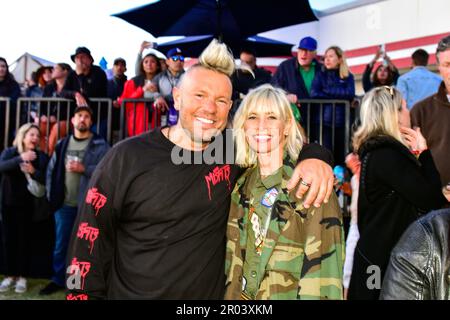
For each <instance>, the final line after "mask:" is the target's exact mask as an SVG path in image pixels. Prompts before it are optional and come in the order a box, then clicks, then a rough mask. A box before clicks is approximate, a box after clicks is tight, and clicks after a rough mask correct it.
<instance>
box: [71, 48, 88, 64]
mask: <svg viewBox="0 0 450 320" xmlns="http://www.w3.org/2000/svg"><path fill="white" fill-rule="evenodd" d="M80 53H85V54H87V55H88V56H89V57H91V60H92V62H94V58H92V55H91V51H90V50H89V49H88V48H86V47H78V48H77V50H75V53H74V54H73V55H71V56H70V59H72V61H73V62H75V57H76V56H77V55H78V54H80Z"/></svg>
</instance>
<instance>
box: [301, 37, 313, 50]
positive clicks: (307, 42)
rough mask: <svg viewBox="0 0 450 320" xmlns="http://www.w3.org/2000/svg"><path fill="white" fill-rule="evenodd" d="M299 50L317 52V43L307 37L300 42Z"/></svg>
mask: <svg viewBox="0 0 450 320" xmlns="http://www.w3.org/2000/svg"><path fill="white" fill-rule="evenodd" d="M298 48H299V49H306V50H309V51H316V50H317V41H316V39H314V38H312V37H305V38H303V39H302V40H300V43H299V44H298Z"/></svg>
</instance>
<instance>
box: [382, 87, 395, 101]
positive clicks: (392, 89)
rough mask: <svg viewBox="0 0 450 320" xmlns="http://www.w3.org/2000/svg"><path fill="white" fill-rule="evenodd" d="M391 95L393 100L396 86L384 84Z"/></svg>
mask: <svg viewBox="0 0 450 320" xmlns="http://www.w3.org/2000/svg"><path fill="white" fill-rule="evenodd" d="M383 88H385V89H386V90H387V91H388V92H389V93H390V95H391V98H392V100H394V87H393V86H383Z"/></svg>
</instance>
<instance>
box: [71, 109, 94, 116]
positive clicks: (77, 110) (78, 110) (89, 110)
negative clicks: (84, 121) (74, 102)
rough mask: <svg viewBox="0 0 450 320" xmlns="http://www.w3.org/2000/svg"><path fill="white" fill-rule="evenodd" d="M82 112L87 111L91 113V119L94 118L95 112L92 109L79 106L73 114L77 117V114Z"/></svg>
mask: <svg viewBox="0 0 450 320" xmlns="http://www.w3.org/2000/svg"><path fill="white" fill-rule="evenodd" d="M80 111H87V112H89V114H90V115H91V118H92V116H93V114H94V112H93V111H92V109H91V108H90V107H89V106H78V107H76V108H75V111H74V112H73V114H74V115H75V114H77V113H78V112H80Z"/></svg>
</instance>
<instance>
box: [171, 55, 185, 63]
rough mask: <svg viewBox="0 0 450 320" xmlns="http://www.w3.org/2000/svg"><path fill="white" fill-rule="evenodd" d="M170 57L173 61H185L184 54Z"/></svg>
mask: <svg viewBox="0 0 450 320" xmlns="http://www.w3.org/2000/svg"><path fill="white" fill-rule="evenodd" d="M170 59H172V60H173V61H178V60H180V61H181V62H183V61H184V57H183V56H173V57H170Z"/></svg>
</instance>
